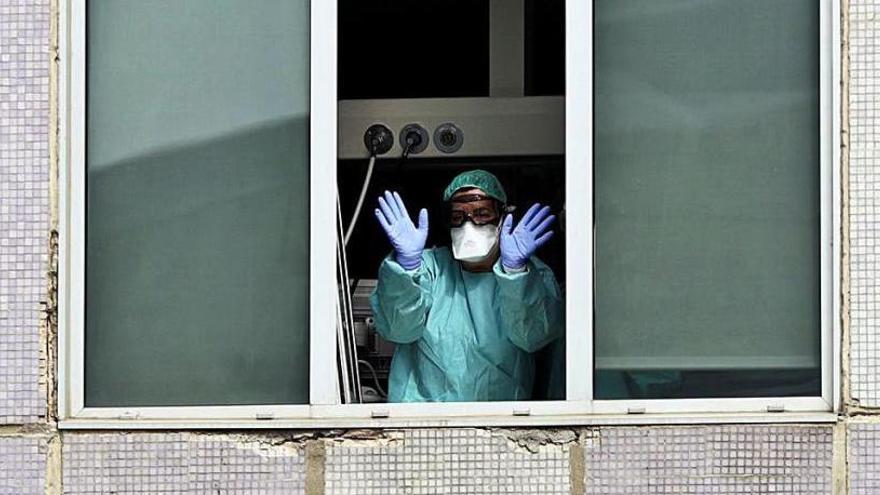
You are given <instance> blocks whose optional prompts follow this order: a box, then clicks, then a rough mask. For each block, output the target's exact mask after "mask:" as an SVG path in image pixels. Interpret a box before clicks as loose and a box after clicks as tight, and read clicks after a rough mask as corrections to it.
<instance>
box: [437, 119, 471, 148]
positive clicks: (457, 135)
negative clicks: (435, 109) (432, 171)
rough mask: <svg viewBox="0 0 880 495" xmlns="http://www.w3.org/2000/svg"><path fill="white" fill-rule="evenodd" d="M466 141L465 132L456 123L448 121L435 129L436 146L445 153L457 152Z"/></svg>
mask: <svg viewBox="0 0 880 495" xmlns="http://www.w3.org/2000/svg"><path fill="white" fill-rule="evenodd" d="M463 143H464V133H463V132H461V129H459V128H458V126H456V125H455V124H453V123H451V122H447V123H445V124H440V125H439V126H437V128H436V129H434V147H436V148H437V149H438V150H440V151H441V152H443V153H455V152H456V151H458V150H459V149H461V145H462V144H463Z"/></svg>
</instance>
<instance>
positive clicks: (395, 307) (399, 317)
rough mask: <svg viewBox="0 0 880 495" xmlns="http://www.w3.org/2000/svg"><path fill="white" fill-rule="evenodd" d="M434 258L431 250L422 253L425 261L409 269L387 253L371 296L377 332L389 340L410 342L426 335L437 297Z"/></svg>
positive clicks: (400, 342)
mask: <svg viewBox="0 0 880 495" xmlns="http://www.w3.org/2000/svg"><path fill="white" fill-rule="evenodd" d="M432 266H433V257H432V255H431V253H430V250H425V251H424V252H423V253H422V264H421V265H420V266H419V267H418V268H416V269H415V270H406V269H404V268H403V267H402V266H400V265H399V264H398V263H397V261H395V260H394V255H393V254H391V255H389V256H387V257H386V258H385V259H384V260H383V261H382V264H380V265H379V279H378V283H377V285H376V290H375V292H374V293H373V294H372V295H371V296H370V306H371V307H372V309H373V315H374V317H375V318H376V331H378V332H379V335H381V336H382V338H384V339H385V340H388V341H390V342H394V343H396V344H409V343H412V342H415V341H416V340H418V339H420V338H421V337H422V334H423V333H424V331H425V325H426V324H427V321H428V312H429V311H430V309H431V304H432V303H433V300H432V298H431V287H432V283H433V276H432Z"/></svg>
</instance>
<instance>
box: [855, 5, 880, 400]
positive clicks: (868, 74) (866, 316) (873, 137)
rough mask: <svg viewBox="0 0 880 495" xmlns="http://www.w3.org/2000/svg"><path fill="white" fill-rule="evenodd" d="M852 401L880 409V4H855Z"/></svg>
mask: <svg viewBox="0 0 880 495" xmlns="http://www.w3.org/2000/svg"><path fill="white" fill-rule="evenodd" d="M849 30H850V35H849V44H850V48H849V53H850V72H849V75H850V80H849V81H850V82H849V85H850V89H849V93H850V94H849V113H850V120H849V122H850V143H849V154H850V162H849V168H850V173H849V179H850V188H849V195H850V202H849V209H850V215H849V225H850V236H851V242H850V249H851V256H852V259H851V261H850V277H851V299H850V304H851V306H852V309H851V313H850V321H851V323H850V325H851V340H852V342H851V357H852V363H851V368H850V375H851V377H852V386H851V391H852V396H853V398H854V399H856V400H858V402H859V403H860V404H861V405H862V406H868V407H880V304H878V301H880V1H878V0H850V6H849Z"/></svg>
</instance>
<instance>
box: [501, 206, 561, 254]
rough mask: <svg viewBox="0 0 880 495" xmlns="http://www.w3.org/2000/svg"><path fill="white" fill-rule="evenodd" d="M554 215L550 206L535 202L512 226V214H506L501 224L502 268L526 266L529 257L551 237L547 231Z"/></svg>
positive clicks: (551, 233)
mask: <svg viewBox="0 0 880 495" xmlns="http://www.w3.org/2000/svg"><path fill="white" fill-rule="evenodd" d="M553 220H556V216H554V215H551V214H550V207H549V206H545V207H543V208H542V207H541V205H540V204H539V203H535V204H533V205H532V207H531V208H529V211H527V212H526V214H525V216H524V217H523V218H522V220H520V222H519V224H517V226H516V228H514V227H513V215H510V214H508V215H507V217H506V218H505V219H504V223H503V224H502V226H501V264H502V265H503V266H504V268H510V269H514V270H519V269H521V268H522V267H524V266H526V262H527V261H528V260H529V258H530V257H531V256H532V255H533V254H535V251H537V250H538V248H539V247H541V246H543V245H544V244H546V243H547V241H549V240H550V238H551V237H553V231H552V230H550V231H548V230H547V229H548V228H549V227H550V224H551V223H553Z"/></svg>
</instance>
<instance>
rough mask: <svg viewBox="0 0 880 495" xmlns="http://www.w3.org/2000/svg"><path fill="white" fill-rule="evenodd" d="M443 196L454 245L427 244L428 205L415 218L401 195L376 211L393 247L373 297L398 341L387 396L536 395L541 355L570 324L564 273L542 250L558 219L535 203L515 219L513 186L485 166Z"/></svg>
mask: <svg viewBox="0 0 880 495" xmlns="http://www.w3.org/2000/svg"><path fill="white" fill-rule="evenodd" d="M443 200H444V202H446V203H447V204H448V208H449V209H448V210H447V211H448V219H447V220H448V226H449V233H450V237H451V239H452V246H451V249H449V248H447V247H435V248H429V249H425V240H426V238H427V236H428V212H427V210H425V209H424V208H423V209H421V211H420V212H419V215H418V220H417V223H415V224H414V223H413V221H412V220H411V218H410V215H409V213H408V211H407V209H406V206H405V205H404V202H403V200H402V199H401V197H400V195H399V194H397V193H396V192H393V193H392V192H388V191H385V194H384V195H383V196H381V197H380V198H379V208H377V209H376V211H375V215H376V218H377V219H378V221H379V224H380V225H381V226H382V228H383V229H384V230H385V233H386V234H387V235H388V239H389V241H390V242H391V245H392V246H393V248H394V252H393V253H391V254H390V255H389V256H388V257H387V258H385V260H384V261H382V264H381V265H380V266H379V281H378V285H377V287H376V290H375V292H374V293H373V294H372V296H371V297H370V304H371V306H372V308H373V313H374V315H375V318H376V329H377V330H378V332H379V334H380V335H382V337H384V338H385V339H386V340H389V341H391V342H394V343H396V344H397V347H396V350H395V352H394V358H393V360H392V363H391V375H390V378H389V392H388V393H389V397H388V399H389V401H391V402H419V401H496V400H529V399H530V398H531V394H532V385H533V381H534V376H535V364H534V359H533V356H532V353H533V352H535V351H537V350H539V349H541V348H542V347H544V346H546V345H547V344H549V343H551V342H553V341H554V340H556V339H558V338H560V337H562V333H563V328H564V316H563V302H562V297H561V295H560V291H559V286H558V284H557V283H556V278H555V277H554V275H553V272H552V270H550V268H549V267H548V266H547V265H545V264H544V263H543V262H541V260H539V259H538V258H537V257H536V256H534V254H535V251H536V250H537V249H538V248H539V247H541V246H542V245H544V244H545V243H547V241H549V240H550V238H551V237H552V236H553V231H551V230H549V229H550V226H551V224H552V223H553V220H554V219H555V217H554V216H553V215H551V214H550V208H549V207H547V206H544V207H542V206H541V205H539V204H535V205H533V206H532V207H531V208H529V210H528V211H527V212H526V213H525V215H523V217H522V218H521V219H520V220H519V222H518V223H516V225H514V221H513V216H512V215H510V214H506V215H505V212H506V206H507V195H506V194H505V192H504V188H503V187H502V186H501V183H500V182H499V181H498V179H497V178H496V177H495V176H494V175H492V174H490V173H489V172H486V171H483V170H471V171H468V172H464V173H462V174H460V175H458V176H457V177H455V178H454V179H453V180H452V182H451V183H450V184H449V186H448V187H447V188H446V190H445V192H444V194H443Z"/></svg>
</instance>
